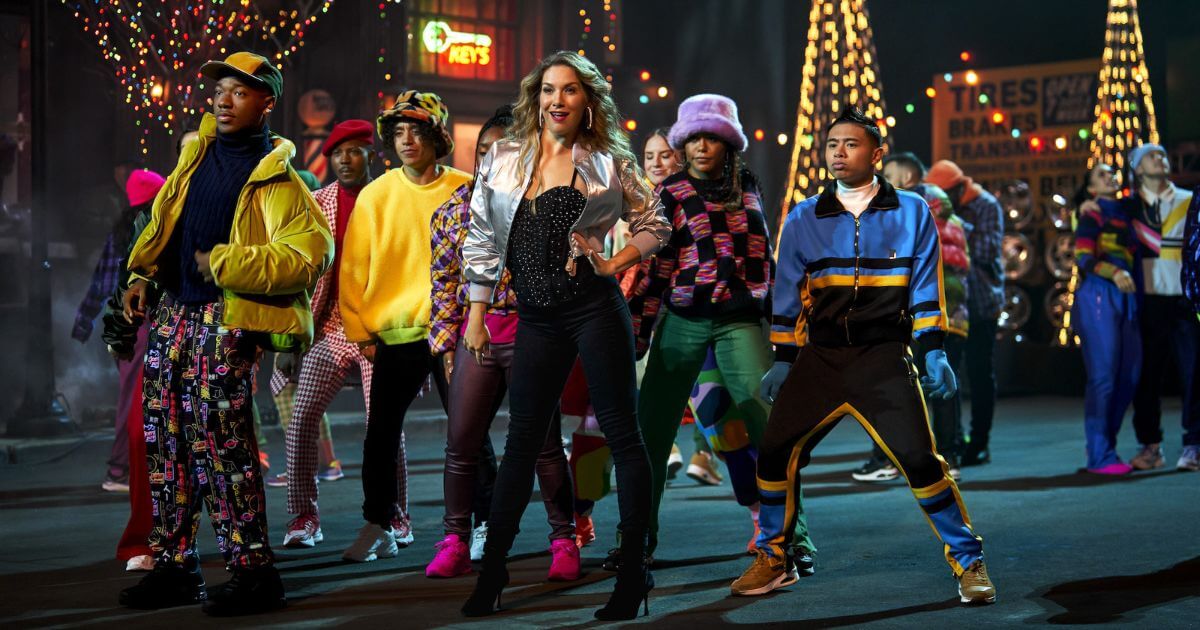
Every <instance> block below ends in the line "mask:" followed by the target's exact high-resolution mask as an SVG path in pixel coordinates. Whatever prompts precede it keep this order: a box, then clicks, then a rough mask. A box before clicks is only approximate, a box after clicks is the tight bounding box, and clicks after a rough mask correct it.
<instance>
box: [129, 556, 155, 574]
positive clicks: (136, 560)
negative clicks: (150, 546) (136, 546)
mask: <svg viewBox="0 0 1200 630" xmlns="http://www.w3.org/2000/svg"><path fill="white" fill-rule="evenodd" d="M125 570H126V571H130V572H133V571H153V570H154V558H152V557H150V556H146V555H141V556H134V557H132V558H130V559H129V560H127V561H126V562H125Z"/></svg>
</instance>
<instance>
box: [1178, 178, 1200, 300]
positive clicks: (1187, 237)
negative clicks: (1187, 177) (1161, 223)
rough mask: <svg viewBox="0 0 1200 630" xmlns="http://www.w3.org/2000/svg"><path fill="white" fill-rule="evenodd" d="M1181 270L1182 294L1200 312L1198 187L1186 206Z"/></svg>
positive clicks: (1199, 204) (1199, 212)
mask: <svg viewBox="0 0 1200 630" xmlns="http://www.w3.org/2000/svg"><path fill="white" fill-rule="evenodd" d="M1182 258H1183V270H1182V271H1181V272H1180V280H1181V281H1182V283H1183V294H1184V295H1186V296H1187V298H1188V299H1189V300H1191V301H1192V308H1193V309H1195V311H1196V312H1197V313H1198V314H1200V188H1197V189H1196V190H1195V191H1194V192H1193V193H1192V203H1191V205H1189V206H1188V212H1187V224H1186V225H1185V226H1184V231H1183V254H1182Z"/></svg>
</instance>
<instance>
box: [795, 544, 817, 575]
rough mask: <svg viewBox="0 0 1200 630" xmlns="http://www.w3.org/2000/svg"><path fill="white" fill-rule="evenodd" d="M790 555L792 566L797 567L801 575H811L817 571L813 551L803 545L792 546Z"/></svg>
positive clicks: (797, 571)
mask: <svg viewBox="0 0 1200 630" xmlns="http://www.w3.org/2000/svg"><path fill="white" fill-rule="evenodd" d="M790 555H791V560H792V566H793V567H795V569H796V573H797V574H799V576H800V577H809V576H811V575H814V574H815V573H816V572H817V569H816V563H815V562H814V561H813V552H811V551H809V550H807V549H805V548H803V547H792V552H791V554H790Z"/></svg>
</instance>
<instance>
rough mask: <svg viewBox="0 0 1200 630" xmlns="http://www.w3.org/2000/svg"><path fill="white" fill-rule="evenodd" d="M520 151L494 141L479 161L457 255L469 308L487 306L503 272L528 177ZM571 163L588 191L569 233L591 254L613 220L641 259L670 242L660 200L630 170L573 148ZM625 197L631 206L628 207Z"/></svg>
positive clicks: (529, 164)
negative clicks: (621, 222) (625, 227)
mask: <svg viewBox="0 0 1200 630" xmlns="http://www.w3.org/2000/svg"><path fill="white" fill-rule="evenodd" d="M520 151H521V145H520V143H519V142H517V141H515V140H508V139H505V140H499V141H497V142H496V143H495V144H493V145H492V148H491V149H490V150H489V151H488V154H487V155H486V156H485V157H484V158H483V161H482V163H480V165H479V172H478V173H477V174H476V177H475V189H474V190H473V191H472V193H471V225H470V227H469V229H468V230H467V238H466V242H464V243H463V249H462V257H463V267H464V270H465V274H466V277H467V280H468V281H470V283H471V287H470V295H471V301H472V302H487V303H491V301H492V293H493V291H494V290H495V287H496V283H497V282H498V281H499V280H500V274H501V272H502V271H503V270H504V262H505V257H506V256H507V255H508V237H509V231H510V230H511V228H512V223H513V218H514V217H515V216H516V214H517V206H518V205H520V203H521V198H522V197H524V196H525V191H526V190H527V189H528V188H529V183H530V180H531V178H532V175H533V155H532V152H531V153H530V155H529V156H527V157H526V158H525V160H524V161H523V162H518V160H519V159H520ZM571 159H572V160H573V161H574V162H575V169H576V170H577V171H578V172H579V176H580V178H582V179H583V181H584V183H585V184H586V185H587V204H586V205H585V206H584V207H583V213H582V214H581V215H580V217H579V220H578V221H576V222H575V225H574V226H572V227H571V232H579V233H580V234H582V235H583V236H584V238H586V239H587V241H588V243H589V244H590V245H591V247H592V248H593V249H594V250H596V251H603V250H604V237H605V236H606V235H607V234H608V231H609V230H611V229H612V226H613V225H614V224H616V222H617V219H625V221H627V222H628V223H629V230H630V232H631V233H632V234H633V236H632V238H631V239H630V240H629V244H630V245H633V246H634V247H636V248H637V250H638V251H639V252H641V254H642V258H643V259H644V258H646V257H648V256H650V255H651V254H653V253H654V252H656V251H658V250H659V249H660V248H662V246H663V245H665V244H666V243H667V241H668V240H670V238H671V224H670V222H669V221H667V218H666V214H665V212H664V209H663V204H662V200H661V199H660V198H659V197H658V196H656V195H651V194H648V193H646V192H643V191H644V189H643V187H641V186H638V185H636V179H635V178H636V177H637V176H636V175H635V174H634V170H633V169H632V168H629V167H624V166H623V165H620V164H617V163H616V161H615V160H614V159H613V157H612V156H611V155H609V154H607V153H603V152H593V151H591V150H589V149H587V148H585V147H584V146H582V145H580V144H578V143H577V144H576V145H575V146H574V147H573V148H572V149H571ZM626 196H628V197H629V198H630V199H632V200H634V202H633V203H632V204H631V203H629V202H627V201H626ZM580 255H582V252H580V251H579V248H578V247H577V246H576V245H575V243H574V241H573V240H572V243H571V256H572V258H574V257H576V256H580ZM569 265H570V261H568V266H569Z"/></svg>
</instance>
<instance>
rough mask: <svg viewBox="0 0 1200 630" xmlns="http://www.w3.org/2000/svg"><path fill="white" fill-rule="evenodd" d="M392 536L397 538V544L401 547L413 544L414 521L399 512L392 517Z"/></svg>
mask: <svg viewBox="0 0 1200 630" xmlns="http://www.w3.org/2000/svg"><path fill="white" fill-rule="evenodd" d="M392 538H395V539H396V545H397V546H398V547H400V548H401V549H403V548H405V547H407V546H409V545H411V544H413V529H412V521H410V520H408V517H407V516H401V515H399V514H397V515H396V517H395V518H393V519H392Z"/></svg>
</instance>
